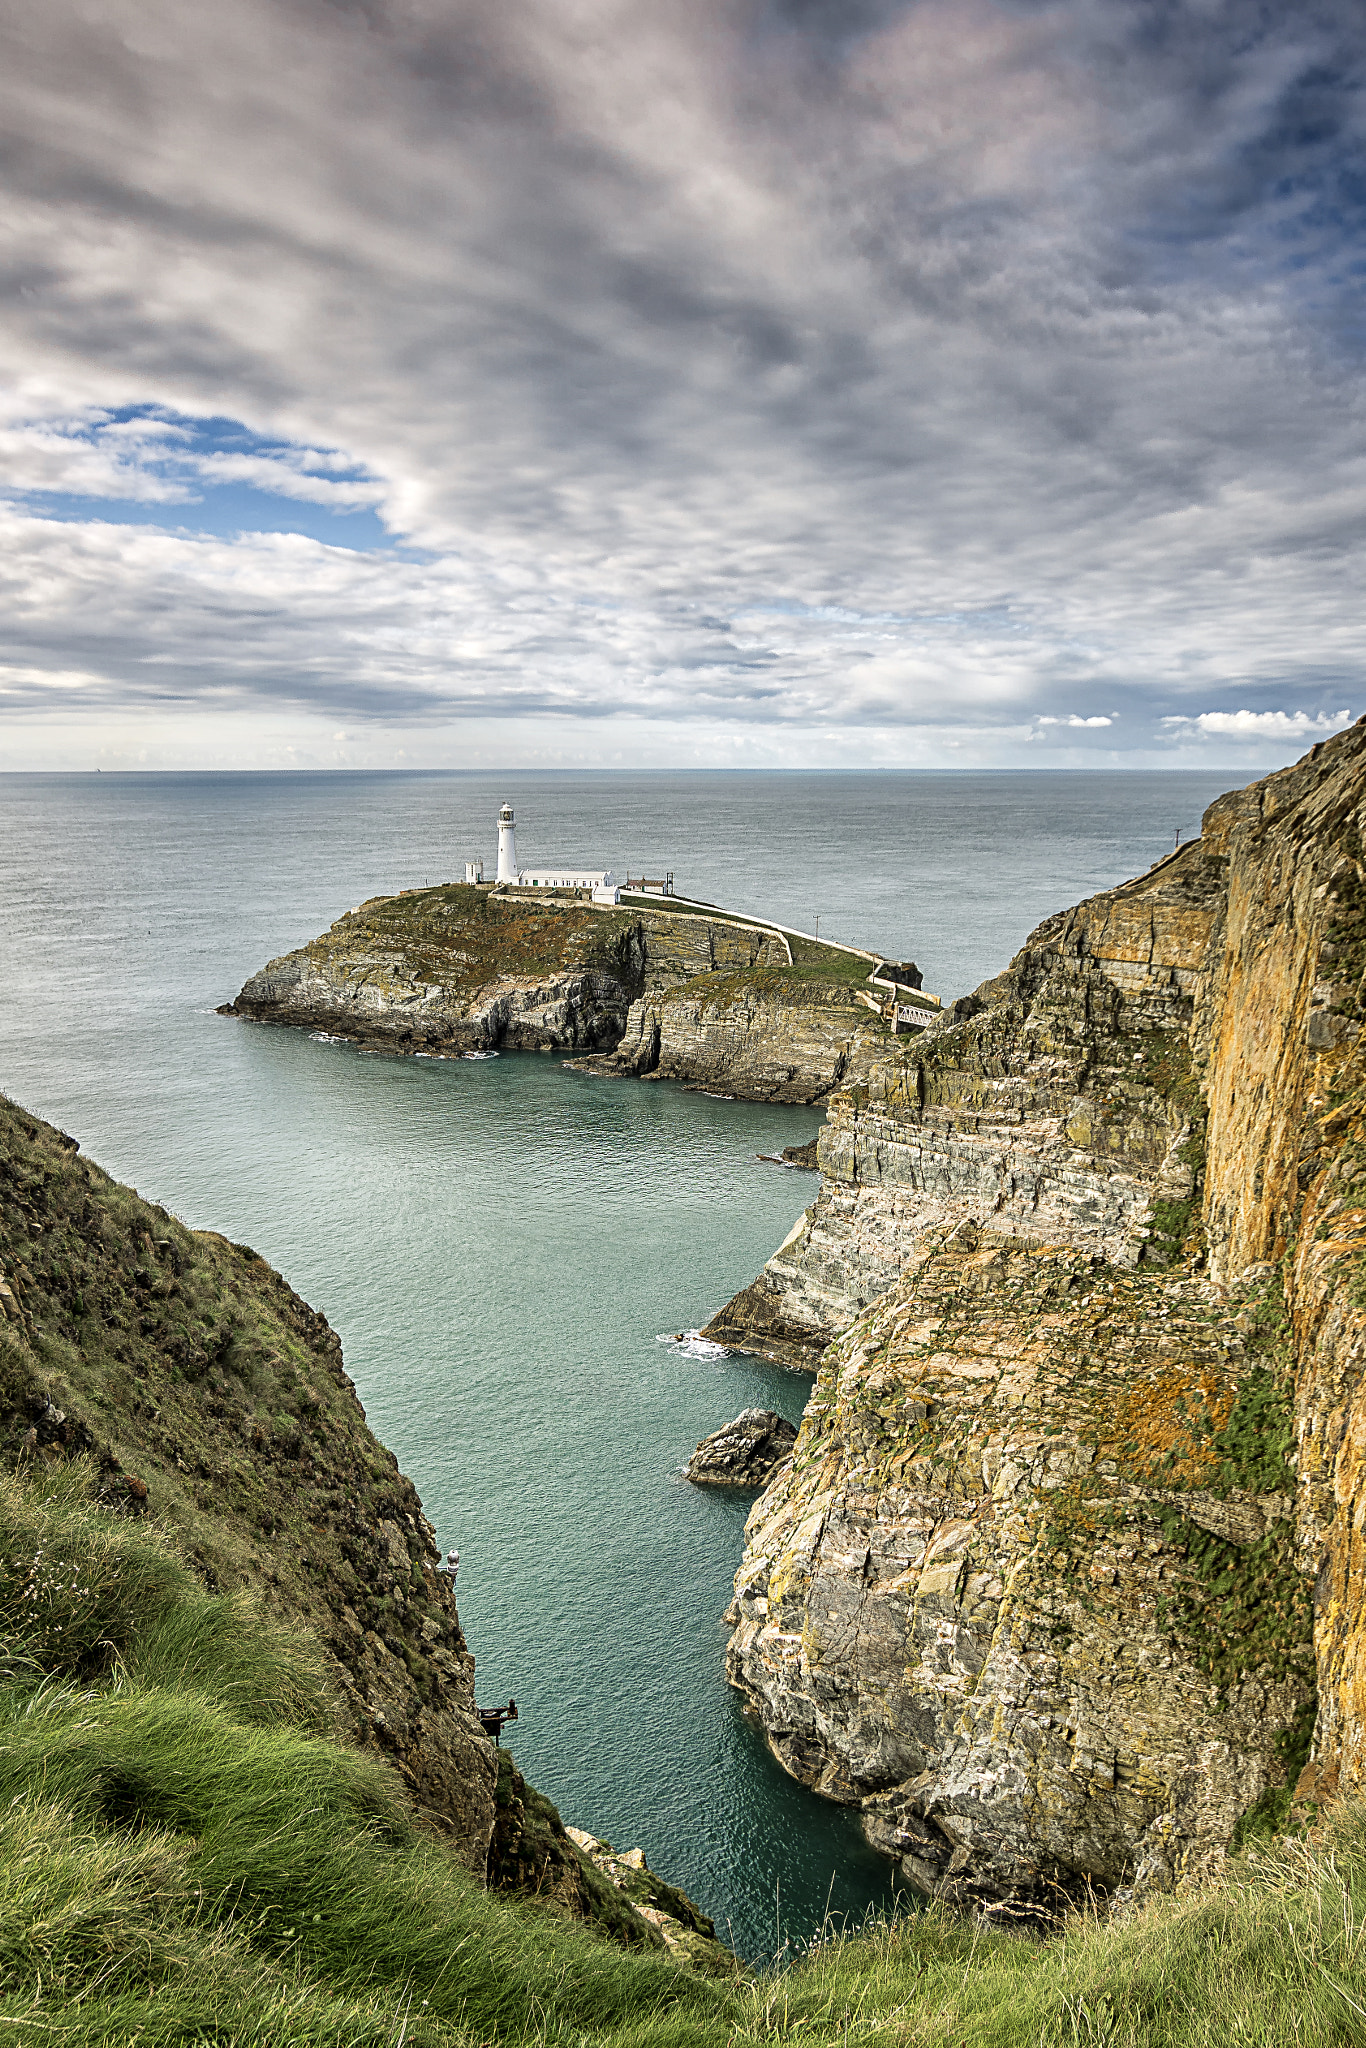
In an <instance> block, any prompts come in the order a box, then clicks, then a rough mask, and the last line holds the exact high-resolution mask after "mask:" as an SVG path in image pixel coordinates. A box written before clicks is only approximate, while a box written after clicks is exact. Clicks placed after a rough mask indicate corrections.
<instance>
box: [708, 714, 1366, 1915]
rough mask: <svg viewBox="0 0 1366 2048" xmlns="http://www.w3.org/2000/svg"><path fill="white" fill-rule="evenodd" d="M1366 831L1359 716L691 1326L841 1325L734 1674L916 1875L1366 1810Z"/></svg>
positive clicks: (1057, 1872) (941, 1077)
mask: <svg viewBox="0 0 1366 2048" xmlns="http://www.w3.org/2000/svg"><path fill="white" fill-rule="evenodd" d="M1363 827H1366V730H1363V728H1362V727H1360V726H1358V727H1354V728H1352V729H1351V731H1349V732H1347V733H1345V734H1342V735H1340V736H1339V737H1338V738H1337V739H1335V740H1333V741H1330V742H1328V743H1327V744H1326V745H1324V746H1323V747H1320V748H1316V749H1314V751H1313V753H1312V754H1311V755H1310V756H1309V757H1308V758H1307V759H1306V760H1305V761H1304V762H1301V763H1300V764H1299V765H1298V766H1297V767H1295V768H1294V769H1290V770H1286V771H1285V772H1284V773H1283V774H1281V775H1277V776H1273V777H1270V778H1268V779H1267V781H1265V782H1263V783H1260V784H1258V785H1256V786H1254V788H1253V789H1251V790H1248V791H1243V792H1239V793H1237V794H1236V795H1235V796H1232V797H1228V798H1225V799H1222V800H1221V801H1220V803H1218V804H1216V805H1214V806H1213V807H1212V808H1211V811H1210V812H1209V813H1208V814H1207V818H1206V821H1205V831H1204V834H1203V836H1202V839H1201V840H1200V841H1199V842H1197V843H1196V844H1194V845H1192V846H1189V847H1187V848H1184V849H1182V851H1181V852H1180V853H1179V854H1178V855H1176V856H1174V857H1169V858H1168V860H1166V861H1164V862H1162V863H1159V864H1158V866H1157V867H1155V868H1154V869H1153V870H1152V871H1150V873H1149V874H1148V875H1147V876H1144V877H1141V878H1139V880H1138V881H1136V882H1134V883H1131V884H1128V885H1126V887H1125V888H1123V889H1120V890H1114V891H1110V892H1107V893H1106V894H1105V895H1104V896H1101V897H1097V898H1094V899H1092V900H1091V901H1090V902H1089V903H1086V904H1082V905H1081V906H1079V907H1078V908H1077V909H1076V910H1074V911H1071V912H1068V913H1067V914H1066V915H1065V916H1062V917H1058V918H1054V919H1050V920H1049V921H1048V922H1047V923H1045V924H1044V925H1042V926H1041V927H1040V928H1039V930H1038V931H1036V932H1035V933H1034V934H1033V935H1032V936H1031V938H1030V940H1029V942H1028V944H1027V945H1026V946H1025V947H1024V948H1023V949H1022V951H1021V953H1020V954H1019V955H1018V956H1017V958H1016V960H1015V961H1013V962H1012V963H1011V966H1010V968H1009V969H1008V970H1007V972H1006V973H1005V974H1004V975H1002V976H1000V977H998V978H997V980H996V981H994V982H991V983H987V984H986V985H985V986H984V987H983V988H981V989H980V990H978V991H977V993H976V995H975V996H973V997H972V998H969V999H967V1001H965V1002H962V1003H959V1004H956V1005H955V1006H954V1010H953V1011H952V1012H951V1013H949V1014H948V1015H946V1017H945V1019H944V1021H943V1023H942V1024H940V1025H938V1026H936V1027H934V1028H933V1029H932V1030H931V1031H930V1032H929V1033H927V1034H925V1036H924V1037H923V1038H922V1039H921V1040H920V1041H918V1042H916V1043H914V1044H912V1045H911V1046H909V1047H907V1048H906V1050H905V1056H904V1059H903V1061H902V1064H901V1067H900V1070H899V1071H897V1072H895V1073H891V1074H887V1075H885V1076H884V1077H883V1079H882V1080H881V1081H880V1082H878V1083H877V1084H875V1085H874V1086H873V1087H870V1088H868V1089H866V1090H859V1089H851V1090H846V1091H844V1092H843V1093H841V1094H840V1095H838V1096H837V1097H836V1098H835V1101H834V1102H833V1104H832V1106H831V1112H830V1116H829V1119H828V1122H827V1125H826V1128H825V1130H824V1132H823V1133H822V1137H821V1143H820V1155H819V1157H820V1165H821V1168H822V1173H823V1184H822V1189H821V1193H820V1195H819V1196H818V1198H817V1200H816V1202H815V1203H814V1204H813V1205H812V1207H811V1209H809V1210H808V1211H807V1212H806V1214H805V1215H804V1216H803V1218H801V1219H800V1221H799V1223H798V1225H797V1227H796V1229H795V1230H794V1232H793V1234H792V1236H791V1237H790V1239H789V1240H788V1242H787V1244H786V1245H785V1246H784V1247H782V1249H781V1250H780V1251H779V1253H778V1254H777V1255H775V1257H774V1259H773V1260H771V1261H770V1262H769V1266H768V1267H767V1268H766V1270H765V1273H764V1274H763V1275H762V1276H761V1277H760V1279H759V1281H757V1282H756V1283H755V1284H754V1286H752V1287H751V1288H749V1289H747V1290H745V1291H744V1293H742V1294H741V1295H740V1296H738V1297H737V1298H736V1300H735V1301H734V1302H732V1303H731V1304H729V1305H728V1307H727V1308H726V1309H725V1310H723V1311H722V1313H721V1315H720V1316H718V1317H717V1318H716V1319H715V1320H714V1322H713V1323H712V1324H711V1325H710V1326H709V1328H708V1330H707V1332H706V1333H705V1334H707V1335H708V1336H710V1337H713V1338H718V1339H721V1340H722V1341H725V1342H728V1343H733V1344H735V1343H738V1344H741V1345H747V1346H748V1347H749V1348H752V1349H755V1350H760V1351H764V1352H766V1353H768V1354H769V1355H774V1356H779V1357H787V1358H789V1359H792V1360H799V1359H800V1357H801V1356H803V1355H804V1356H805V1357H806V1358H807V1359H808V1360H810V1361H812V1362H814V1360H815V1357H816V1356H817V1355H818V1353H819V1349H820V1346H821V1344H822V1343H823V1342H824V1341H826V1340H828V1339H830V1338H832V1337H836V1338H837V1339H838V1341H837V1342H835V1343H834V1345H833V1347H832V1348H831V1349H830V1350H829V1351H828V1352H826V1354H825V1356H824V1358H823V1360H822V1362H821V1365H820V1373H819V1377H818V1380H817V1383H816V1388H815V1391H814V1393H813V1397H812V1400H811V1403H810V1405H809V1407H808V1411H807V1414H806V1417H805V1419H804V1421H803V1424H802V1429H801V1432H800V1434H799V1437H798V1440H797V1444H796V1448H795V1452H794V1456H793V1460H792V1463H791V1465H790V1466H788V1467H786V1468H785V1469H784V1470H783V1471H782V1472H780V1473H779V1475H778V1476H777V1478H776V1479H775V1481H774V1483H773V1484H772V1486H771V1487H770V1489H769V1490H768V1491H767V1492H766V1493H765V1494H764V1495H763V1496H762V1497H761V1499H760V1500H759V1502H758V1503H757V1504H756V1507H755V1509H754V1511H753V1513H752V1515H751V1517H750V1522H749V1525H748V1530H747V1547H746V1553H745V1558H744V1561H743V1563H742V1566H741V1569H740V1572H739V1574H738V1576H737V1580H736V1604H735V1607H734V1609H733V1610H732V1615H731V1619H732V1621H733V1623H734V1626H735V1634H734V1637H733V1640H732V1644H731V1650H730V1669H731V1674H732V1677H733V1679H734V1681H735V1682H736V1683H737V1684H738V1685H739V1686H740V1687H741V1688H742V1690H743V1691H744V1692H745V1693H746V1695H747V1697H748V1699H749V1701H750V1704H751V1706H752V1708H753V1710H754V1711H755V1712H756V1714H757V1715H758V1716H759V1718H760V1720H761V1721H762V1724H763V1726H764V1728H765V1731H766V1733H767V1735H768V1738H769V1741H770V1744H771V1746H772V1747H773V1749H774V1751H775V1754H777V1755H778V1757H779V1758H780V1760H781V1761H782V1762H783V1763H784V1764H785V1765H786V1767H787V1768H788V1769H789V1770H791V1771H792V1772H793V1773H794V1774H795V1775H796V1776H798V1777H800V1778H802V1779H803V1780H804V1781H805V1782H807V1783H809V1784H811V1785H814V1786H816V1787H817V1788H818V1789H820V1790H822V1791H824V1792H826V1793H827V1794H829V1796H831V1797H834V1798H839V1799H843V1800H847V1801H850V1802H853V1803H856V1804H858V1805H859V1806H860V1807H861V1809H862V1812H863V1817H864V1824H865V1827H866V1829H867V1831H868V1833H869V1835H870V1837H871V1838H872V1839H873V1840H874V1841H875V1842H877V1843H879V1844H880V1845H881V1846H883V1847H884V1848H886V1849H887V1850H889V1851H890V1852H891V1853H895V1854H897V1855H899V1856H900V1857H901V1858H902V1859H903V1867H904V1869H905V1872H906V1874H907V1876H908V1877H909V1878H910V1879H911V1880H912V1881H913V1882H915V1883H917V1884H919V1885H921V1886H923V1887H924V1888H926V1889H929V1890H932V1891H936V1892H939V1893H941V1894H944V1895H947V1896H950V1897H954V1898H958V1899H962V1900H977V1901H979V1902H987V1903H989V1904H993V1905H996V1906H1003V1907H1004V1906H1011V1907H1014V1906H1019V1905H1022V1904H1023V1905H1025V1906H1032V1905H1038V1904H1045V1905H1046V1904H1047V1901H1048V1899H1049V1897H1050V1896H1056V1895H1057V1893H1059V1892H1061V1893H1067V1894H1072V1893H1075V1892H1076V1891H1077V1890H1078V1889H1079V1888H1081V1887H1084V1886H1085V1885H1087V1884H1089V1885H1092V1886H1095V1887H1099V1888H1101V1889H1108V1888H1114V1887H1118V1886H1123V1885H1130V1884H1132V1885H1136V1886H1137V1887H1138V1888H1139V1889H1142V1888H1144V1887H1146V1886H1153V1885H1165V1884H1168V1883H1171V1882H1174V1881H1176V1880H1177V1879H1179V1878H1180V1877H1182V1876H1183V1875H1189V1874H1193V1873H1197V1872H1199V1871H1201V1870H1203V1869H1206V1868H1208V1867H1210V1865H1211V1864H1212V1863H1213V1862H1216V1861H1217V1860H1218V1858H1219V1857H1220V1856H1221V1855H1222V1854H1223V1853H1224V1852H1225V1850H1226V1849H1227V1846H1228V1844H1229V1842H1230V1841H1231V1840H1232V1839H1234V1837H1235V1835H1236V1833H1237V1831H1238V1829H1239V1828H1240V1827H1246V1826H1248V1825H1250V1824H1255V1822H1256V1820H1257V1817H1258V1815H1259V1814H1273V1813H1274V1812H1275V1811H1277V1810H1279V1809H1283V1808H1284V1806H1285V1804H1286V1802H1287V1801H1288V1800H1289V1798H1290V1796H1291V1792H1292V1790H1293V1789H1295V1780H1296V1778H1297V1776H1299V1784H1298V1792H1299V1795H1300V1796H1301V1797H1320V1798H1322V1797H1326V1796H1329V1795H1331V1794H1332V1793H1333V1792H1334V1791H1336V1790H1348V1789H1351V1790H1357V1789H1361V1788H1363V1785H1364V1784H1366V1621H1363V1617H1364V1616H1366V1543H1363V1540H1362V1537H1361V1535H1360V1534H1359V1531H1360V1529H1361V1527H1362V1526H1366V1448H1364V1447H1366V1389H1364V1387H1363V1379H1364V1378H1366V1373H1364V1370H1363V1368H1366V1282H1363V1279H1362V1274H1363V1272H1366V1056H1364V1054H1363V1047H1362V1043H1361V1035H1360V1034H1361V1024H1362V1020H1363V1016H1366V1008H1364V1007H1363V990H1364V989H1366V982H1364V981H1363V976H1364V975H1366V859H1364V858H1363ZM1202 1219H1203V1227H1202ZM1282 1289H1283V1290H1284V1291H1283V1292H1282ZM1316 1684H1317V1692H1318V1706H1317V1727H1316V1732H1315V1735H1314V1750H1313V1756H1312V1759H1311V1761H1310V1763H1309V1765H1308V1767H1307V1768H1306V1769H1305V1770H1304V1772H1303V1775H1302V1776H1300V1775H1299V1774H1300V1765H1301V1763H1302V1761H1303V1758H1304V1754H1305V1750H1306V1747H1307V1742H1308V1736H1309V1732H1310V1729H1311V1727H1313V1726H1314V1696H1315V1685H1316Z"/></svg>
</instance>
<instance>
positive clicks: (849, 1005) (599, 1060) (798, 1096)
mask: <svg viewBox="0 0 1366 2048" xmlns="http://www.w3.org/2000/svg"><path fill="white" fill-rule="evenodd" d="M896 1044H897V1040H896V1038H895V1036H894V1035H893V1034H892V1033H890V1032H889V1031H888V1030H887V1027H886V1026H885V1024H883V1023H882V1022H881V1021H880V1020H879V1019H878V1018H877V1017H875V1016H874V1015H873V1014H872V1013H871V1012H870V1011H869V1010H868V1009H867V1008H866V1007H865V1006H864V1005H863V1004H862V1003H861V1002H860V1001H859V998H858V985H857V981H855V980H854V979H853V978H852V977H851V979H850V980H848V981H844V982H840V981H833V980H830V979H828V978H823V977H818V976H810V977H808V976H805V975H804V974H803V973H802V971H801V969H800V968H799V967H798V968H790V969H783V968H780V967H770V968H767V969H763V968H761V969H758V970H756V971H752V972H749V973H735V972H734V971H731V972H717V973H711V974H705V975H698V976H696V977H694V978H693V979H692V980H690V981H687V982H685V983H684V984H683V985H681V986H678V987H674V988H666V989H662V990H659V991H652V992H651V993H650V994H648V995H645V996H642V997H641V998H640V999H639V1000H638V1001H637V1002H635V1003H633V1004H632V1005H631V1010H630V1014H629V1016H628V1017H627V1019H626V1028H625V1031H624V1033H623V1035H622V1038H621V1042H620V1043H619V1045H618V1046H617V1047H616V1049H615V1050H614V1051H613V1052H611V1053H602V1054H598V1055H597V1056H595V1057H594V1058H592V1059H588V1060H580V1061H576V1062H575V1064H576V1065H578V1066H580V1067H583V1068H584V1069H586V1070H588V1071H592V1072H598V1073H611V1074H626V1075H632V1076H634V1077H635V1078H637V1079H639V1080H647V1081H681V1082H683V1083H684V1084H685V1085H687V1086H690V1087H695V1088H709V1089H713V1090H715V1091H716V1092H717V1093H718V1094H723V1095H737V1096H744V1097H745V1098H746V1099H747V1100H750V1101H757V1102H802V1103H810V1102H820V1101H823V1100H824V1099H825V1097H827V1096H828V1095H829V1094H830V1092H831V1090H832V1089H834V1088H839V1087H845V1086H849V1085H851V1084H854V1083H858V1082H863V1083H865V1084H866V1083H868V1082H871V1081H874V1080H875V1079H876V1078H877V1077H878V1076H879V1075H880V1074H881V1073H882V1072H883V1071H884V1069H885V1068H886V1067H887V1066H888V1065H889V1064H890V1065H891V1066H893V1067H895V1066H897V1065H899V1060H898V1059H897V1058H896V1056H895V1053H894V1051H893V1048H894V1047H895V1046H896Z"/></svg>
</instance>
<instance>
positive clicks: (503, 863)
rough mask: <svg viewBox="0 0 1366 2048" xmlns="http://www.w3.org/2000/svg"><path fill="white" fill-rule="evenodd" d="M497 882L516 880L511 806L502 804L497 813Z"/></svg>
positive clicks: (515, 849) (514, 840)
mask: <svg viewBox="0 0 1366 2048" xmlns="http://www.w3.org/2000/svg"><path fill="white" fill-rule="evenodd" d="M498 880H499V881H500V882H514V883H515V882H516V880H517V835H516V833H515V832H514V831H513V826H512V805H511V804H504V805H503V808H502V810H501V811H499V813H498Z"/></svg>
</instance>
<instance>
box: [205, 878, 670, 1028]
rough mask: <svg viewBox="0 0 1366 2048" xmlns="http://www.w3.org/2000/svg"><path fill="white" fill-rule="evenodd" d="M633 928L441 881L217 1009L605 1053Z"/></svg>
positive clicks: (633, 959)
mask: <svg viewBox="0 0 1366 2048" xmlns="http://www.w3.org/2000/svg"><path fill="white" fill-rule="evenodd" d="M644 978H645V942H644V936H643V926H642V921H641V919H640V918H638V917H635V916H633V915H631V914H630V913H617V912H614V911H606V912H604V911H595V910H594V909H593V908H592V907H591V906H590V905H588V904H586V903H579V902H577V901H574V900H571V899H566V900H565V901H564V902H554V903H550V902H547V903H537V902H528V901H527V900H526V899H525V898H523V897H519V896H510V897H506V898H504V897H500V896H498V895H497V894H496V893H495V892H492V891H489V890H484V889H477V888H465V887H461V886H458V885H452V886H450V887H446V888H440V889H423V890H411V891H407V892H405V893H404V894H402V895H399V896H381V897H376V898H375V899H374V901H373V902H371V903H366V904H362V905H361V907H360V908H359V909H358V910H354V911H350V912H348V913H347V915H346V916H345V917H342V918H338V920H337V922H336V923H335V924H334V925H333V926H332V928H331V930H330V931H327V932H324V933H323V935H322V936H321V937H320V938H317V939H314V940H312V941H311V942H310V943H309V944H308V945H307V946H301V947H299V949H298V950H297V951H296V952H293V953H286V954H283V955H282V956H281V957H280V958H279V959H278V960H272V961H271V962H270V963H269V964H268V965H267V966H266V967H264V968H262V970H261V971H260V973H259V974H254V975H252V976H251V978H250V979H249V980H248V981H247V982H245V983H244V984H243V987H242V989H241V991H240V993H239V994H238V996H237V997H236V1000H235V1001H234V1002H233V1003H232V1004H231V1005H229V1006H228V1007H229V1008H230V1009H231V1010H232V1011H233V1012H234V1013H235V1014H236V1015H239V1016H244V1017H252V1018H256V1019H259V1020H263V1021H268V1022H271V1023H278V1024H294V1025H302V1026H305V1027H307V1028H308V1029H310V1030H314V1031H319V1030H321V1031H327V1032H330V1033H334V1034H337V1035H339V1036H343V1037H347V1038H353V1039H356V1040H358V1041H359V1042H360V1043H362V1044H366V1045H372V1046H382V1047H386V1048H391V1049H393V1050H399V1051H408V1052H412V1051H428V1052H436V1053H447V1054H449V1053H459V1052H462V1051H489V1050H494V1049H498V1048H502V1047H507V1048H509V1049H513V1050H519V1051H549V1050H563V1051H580V1050H591V1049H592V1048H593V1047H595V1046H601V1045H615V1044H616V1042H617V1040H618V1039H619V1038H620V1037H621V1034H622V1031H623V1030H624V1028H625V1025H626V1018H627V1013H628V1012H629V1010H630V1006H631V1004H632V1002H633V1001H634V999H635V997H636V996H637V995H638V994H639V993H640V990H641V988H642V987H643V986H644Z"/></svg>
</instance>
